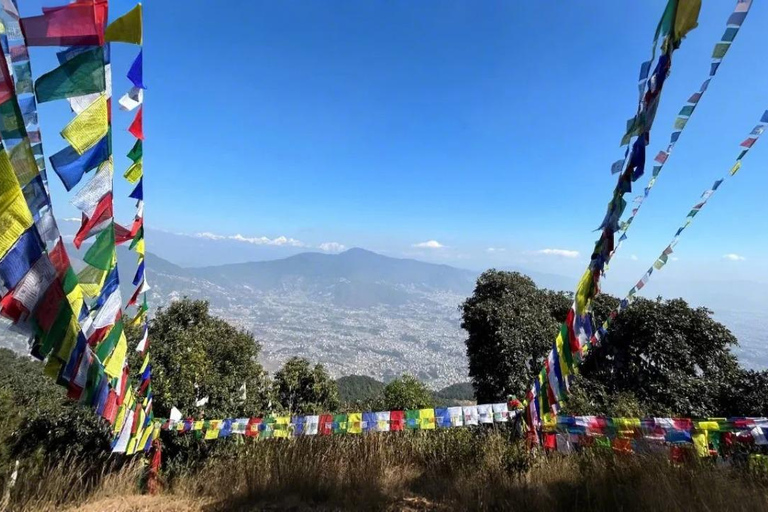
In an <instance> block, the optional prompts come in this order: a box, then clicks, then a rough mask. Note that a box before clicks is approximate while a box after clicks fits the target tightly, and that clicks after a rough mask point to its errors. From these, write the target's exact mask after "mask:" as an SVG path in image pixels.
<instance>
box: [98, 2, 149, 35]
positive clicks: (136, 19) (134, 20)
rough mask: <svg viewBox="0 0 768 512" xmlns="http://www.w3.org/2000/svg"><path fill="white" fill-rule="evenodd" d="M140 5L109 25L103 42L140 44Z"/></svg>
mask: <svg viewBox="0 0 768 512" xmlns="http://www.w3.org/2000/svg"><path fill="white" fill-rule="evenodd" d="M141 39H142V34H141V4H137V5H136V7H134V8H133V9H131V10H130V11H128V12H127V13H125V14H123V15H122V16H120V17H119V18H117V19H116V20H115V21H113V22H112V23H110V24H109V26H108V27H107V30H105V31H104V41H112V42H118V41H119V42H122V43H133V44H141Z"/></svg>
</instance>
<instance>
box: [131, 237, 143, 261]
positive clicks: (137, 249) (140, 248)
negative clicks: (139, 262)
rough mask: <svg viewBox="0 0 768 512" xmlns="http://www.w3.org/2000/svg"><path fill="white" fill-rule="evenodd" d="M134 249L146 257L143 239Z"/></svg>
mask: <svg viewBox="0 0 768 512" xmlns="http://www.w3.org/2000/svg"><path fill="white" fill-rule="evenodd" d="M133 249H134V250H135V251H136V254H138V255H139V256H141V257H142V258H143V257H144V239H143V238H142V239H141V240H139V241H138V242H136V245H135V246H134V247H133Z"/></svg>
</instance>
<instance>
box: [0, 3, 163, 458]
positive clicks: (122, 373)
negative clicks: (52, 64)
mask: <svg viewBox="0 0 768 512" xmlns="http://www.w3.org/2000/svg"><path fill="white" fill-rule="evenodd" d="M1 15H2V21H3V32H4V34H3V37H2V46H3V51H4V54H5V56H6V59H2V60H3V62H2V63H0V72H1V73H0V74H2V76H0V137H2V142H3V150H2V151H0V198H2V199H1V200H0V228H2V229H0V282H1V284H2V286H1V287H0V314H2V315H3V316H5V317H6V318H9V319H10V320H11V321H12V322H13V328H14V329H15V330H16V331H18V332H22V333H25V334H28V335H29V336H30V338H31V350H32V353H33V355H35V356H36V357H38V358H40V359H44V360H46V364H45V372H46V373H47V374H48V375H50V376H51V377H53V378H56V379H57V381H58V382H59V383H60V384H62V385H63V386H65V387H67V389H68V395H69V396H70V397H71V398H73V399H77V400H80V401H81V402H83V403H85V404H88V405H90V406H92V407H93V408H94V409H95V410H96V412H97V413H98V414H99V415H101V416H102V417H104V418H105V419H106V420H108V421H109V422H110V423H111V424H112V425H113V428H114V432H115V434H116V435H115V444H116V445H117V444H118V441H120V440H121V439H120V435H121V434H123V432H125V431H128V432H129V434H130V435H129V436H128V438H127V439H126V444H127V445H128V446H127V449H123V450H122V451H128V452H131V453H133V452H135V451H138V450H146V449H148V448H149V446H150V444H151V441H152V439H153V438H154V437H156V435H157V431H156V430H157V429H156V428H155V427H154V426H153V425H152V422H151V419H152V399H151V389H150V387H149V381H150V373H151V370H150V367H149V356H148V354H145V360H144V364H143V367H142V368H141V372H140V373H141V378H140V382H139V383H138V385H137V386H136V389H135V390H134V389H133V386H132V385H131V384H130V383H129V382H128V376H129V368H128V365H127V362H126V356H127V339H126V336H125V332H124V319H123V304H122V302H123V301H122V297H121V294H120V288H119V284H120V283H119V274H118V266H117V256H116V250H115V247H116V245H119V244H121V243H125V242H127V241H132V248H134V249H135V250H136V251H137V253H139V256H140V261H139V270H138V271H137V274H136V278H135V279H134V281H135V283H137V285H138V288H137V292H136V294H135V296H138V294H139V293H142V294H144V298H143V305H142V307H140V308H139V312H138V313H137V314H136V316H135V317H133V318H132V319H129V322H130V323H135V324H136V325H140V326H142V327H143V328H144V336H143V340H142V342H141V343H140V344H139V349H140V351H141V352H146V345H147V329H146V291H147V289H148V287H147V285H146V280H145V279H144V262H143V257H144V247H143V229H142V228H143V211H142V210H143V190H142V185H141V173H142V166H141V155H140V154H141V145H140V143H139V144H138V154H139V156H138V159H134V160H133V161H134V165H133V166H131V168H132V169H133V171H132V172H131V173H126V178H127V179H129V181H130V180H131V179H134V178H133V177H135V178H136V179H137V180H138V184H137V186H136V188H135V189H134V191H133V192H132V193H131V197H134V198H135V199H137V201H138V202H137V214H136V216H135V219H134V222H133V224H132V226H131V228H130V229H129V228H125V227H123V226H121V225H120V224H118V223H116V222H115V218H114V198H113V157H112V122H111V121H112V119H111V113H112V109H111V103H112V101H111V90H112V85H111V63H110V53H111V52H110V49H111V48H110V43H112V42H124V43H129V44H136V45H141V43H142V12H141V5H140V4H139V5H137V6H136V7H135V8H133V9H132V10H131V11H129V12H128V13H126V14H125V15H123V16H121V17H120V18H118V19H116V20H115V21H114V22H113V23H111V24H109V25H107V20H108V1H107V0H81V1H78V2H76V3H71V4H68V5H64V6H60V7H52V8H44V9H43V14H42V15H39V16H32V17H27V18H20V17H19V13H18V10H17V8H16V5H15V3H14V2H12V1H10V0H4V1H3V2H2V13H1ZM28 46H59V47H65V48H64V49H62V50H61V51H58V52H57V54H56V56H57V59H58V63H59V66H58V67H57V68H55V69H53V70H52V71H50V72H48V73H46V74H44V75H42V76H41V77H40V78H38V79H37V80H36V81H35V82H34V83H32V78H31V68H30V66H29V52H28V50H27V47H28ZM11 68H12V69H13V73H12V72H11ZM136 77H138V79H137V80H138V82H137V81H136V80H135V78H136ZM129 78H130V79H131V80H132V81H134V84H135V85H137V87H139V86H140V85H141V53H140V54H139V58H138V59H137V61H136V62H134V65H133V66H132V67H131V70H130V71H129ZM141 88H143V86H141ZM126 96H127V97H123V98H121V101H120V105H121V107H124V108H125V109H127V110H131V109H134V108H135V107H136V106H138V105H139V104H140V103H141V101H142V98H143V92H142V91H138V92H137V91H135V90H134V89H131V91H130V92H129V93H128V95H126ZM61 99H66V100H67V101H68V103H69V106H70V108H71V109H72V111H73V113H74V114H75V116H74V118H73V119H72V121H70V122H69V123H68V124H67V125H66V126H65V127H64V129H63V130H62V131H61V136H62V137H63V139H64V140H65V141H66V143H67V145H66V146H65V148H64V149H62V150H60V151H58V152H56V153H55V154H54V155H52V156H51V157H50V163H51V167H52V168H53V170H54V172H55V173H56V174H57V175H58V176H59V178H60V179H61V182H62V183H63V184H64V187H65V188H66V189H67V190H68V191H73V190H74V191H75V193H74V196H73V198H72V200H71V202H72V204H73V205H74V206H75V207H77V208H78V209H79V210H80V211H81V212H82V222H81V226H80V229H79V230H78V232H77V234H76V235H75V237H74V240H73V243H74V245H75V246H76V247H77V248H80V247H81V246H82V244H84V243H85V242H86V241H88V240H90V239H92V242H91V244H90V246H89V247H88V249H87V251H85V255H84V256H83V260H84V262H85V267H84V268H83V269H82V270H81V271H80V272H79V273H78V274H76V273H75V271H74V269H73V268H72V266H71V265H70V261H69V257H68V255H67V251H66V248H65V247H64V244H63V241H62V239H61V237H60V236H59V231H58V228H57V226H56V221H55V219H54V217H53V212H52V209H51V201H50V194H49V192H48V188H47V177H46V174H45V163H44V160H43V158H42V155H43V150H42V141H41V139H42V138H41V135H40V130H39V128H38V123H37V121H38V115H37V104H39V103H45V102H49V101H56V100H61ZM27 127H31V131H30V132H29V133H28V132H27ZM130 132H131V133H132V134H134V135H135V136H136V137H137V138H138V139H143V133H142V129H141V110H139V113H138V114H137V116H136V120H135V121H134V122H133V124H132V125H131V128H130ZM136 148H137V146H134V149H133V150H132V151H131V153H130V154H129V156H130V155H134V156H135V155H136V154H137V153H136V151H137V149H136ZM137 162H138V163H137ZM137 167H138V169H137ZM129 170H130V169H129ZM92 171H93V172H92ZM87 173H92V175H91V177H90V179H89V180H88V181H87V183H85V184H84V185H82V186H80V183H81V181H82V180H83V177H84V175H85V174H87ZM78 187H79V188H78ZM75 189H77V190H75ZM134 302H135V301H134ZM118 448H119V447H118ZM116 451H121V450H119V449H118V450H116Z"/></svg>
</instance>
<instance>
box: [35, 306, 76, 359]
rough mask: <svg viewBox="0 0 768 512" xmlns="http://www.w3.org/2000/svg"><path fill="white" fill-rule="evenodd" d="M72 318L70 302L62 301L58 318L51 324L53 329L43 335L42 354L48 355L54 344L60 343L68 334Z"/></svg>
mask: <svg viewBox="0 0 768 512" xmlns="http://www.w3.org/2000/svg"><path fill="white" fill-rule="evenodd" d="M71 320H72V308H71V307H69V303H68V302H66V301H62V302H61V304H60V305H59V312H58V313H57V314H56V319H55V320H54V321H53V325H51V329H50V330H49V331H48V332H47V333H45V334H44V335H43V339H42V343H41V347H40V355H42V356H47V355H48V354H49V353H50V352H51V350H52V349H53V347H54V346H56V345H58V344H59V343H60V342H61V340H63V339H64V336H65V335H66V334H67V327H68V326H69V322H70V321H71Z"/></svg>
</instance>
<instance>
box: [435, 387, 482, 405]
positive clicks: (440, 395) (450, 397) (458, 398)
mask: <svg viewBox="0 0 768 512" xmlns="http://www.w3.org/2000/svg"><path fill="white" fill-rule="evenodd" d="M474 400H475V388H473V387H472V383H471V382H459V383H457V384H451V385H450V386H446V387H444V388H443V389H441V390H439V391H436V392H435V401H436V402H437V403H439V404H443V405H454V404H456V403H458V402H469V401H474Z"/></svg>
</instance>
